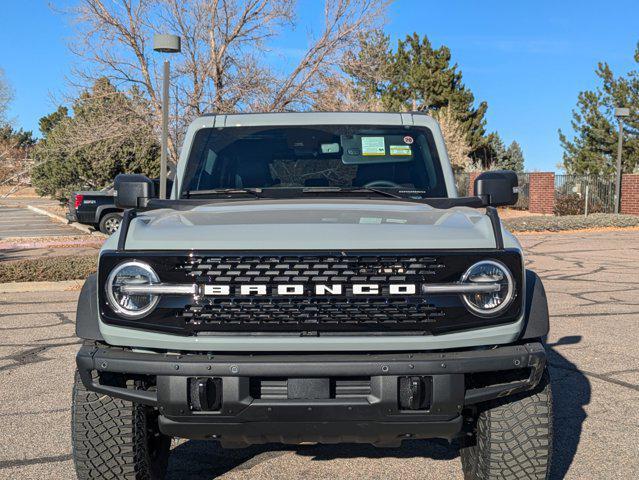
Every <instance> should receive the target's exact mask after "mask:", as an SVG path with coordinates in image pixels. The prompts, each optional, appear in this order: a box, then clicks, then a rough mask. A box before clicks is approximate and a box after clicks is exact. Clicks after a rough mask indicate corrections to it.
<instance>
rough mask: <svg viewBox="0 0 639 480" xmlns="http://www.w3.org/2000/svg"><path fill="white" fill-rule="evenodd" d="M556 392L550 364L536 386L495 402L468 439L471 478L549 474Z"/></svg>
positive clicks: (465, 452)
mask: <svg viewBox="0 0 639 480" xmlns="http://www.w3.org/2000/svg"><path fill="white" fill-rule="evenodd" d="M552 438H553V422H552V392H551V388H550V376H549V374H548V370H547V369H546V370H545V371H544V373H543V376H542V378H541V381H540V382H539V385H537V387H536V388H535V389H533V390H531V391H528V392H524V393H520V394H517V395H514V396H512V397H506V398H503V399H500V400H496V401H494V402H490V403H488V404H487V405H485V407H484V408H483V409H481V410H480V411H479V413H478V415H477V418H476V430H475V435H474V437H470V438H468V439H465V440H464V441H463V442H462V448H461V461H462V468H463V471H464V478H465V479H466V480H497V479H499V480H545V479H547V478H548V476H549V474H550V461H551V456H552V447H553V444H552Z"/></svg>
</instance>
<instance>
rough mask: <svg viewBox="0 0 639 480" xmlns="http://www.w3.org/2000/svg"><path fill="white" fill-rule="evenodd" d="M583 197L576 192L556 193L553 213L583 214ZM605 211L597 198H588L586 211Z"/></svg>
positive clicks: (560, 214)
mask: <svg viewBox="0 0 639 480" xmlns="http://www.w3.org/2000/svg"><path fill="white" fill-rule="evenodd" d="M584 203H585V199H584V197H583V196H581V195H578V194H576V193H565V194H561V195H557V197H556V198H555V207H554V209H553V213H554V214H555V215H559V216H563V215H583V214H584V213H585V210H584V208H585V205H584ZM604 211H605V208H604V205H603V203H602V202H601V200H599V199H598V198H592V197H591V198H590V202H589V207H588V213H602V212H604Z"/></svg>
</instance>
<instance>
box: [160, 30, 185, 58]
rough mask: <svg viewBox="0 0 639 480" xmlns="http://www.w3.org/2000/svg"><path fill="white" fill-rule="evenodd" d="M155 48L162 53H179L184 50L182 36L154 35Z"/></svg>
mask: <svg viewBox="0 0 639 480" xmlns="http://www.w3.org/2000/svg"><path fill="white" fill-rule="evenodd" d="M153 50H155V51H156V52H162V53H179V52H180V51H182V45H181V42H180V37H178V36H177V35H163V34H159V33H156V34H155V35H153Z"/></svg>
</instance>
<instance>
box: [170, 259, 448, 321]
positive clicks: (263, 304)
mask: <svg viewBox="0 0 639 480" xmlns="http://www.w3.org/2000/svg"><path fill="white" fill-rule="evenodd" d="M179 268H181V269H183V270H184V271H185V272H186V274H187V276H189V277H190V278H192V279H193V280H194V281H195V282H196V283H205V284H210V283H212V284H216V283H217V284H224V285H230V286H231V287H233V286H234V285H246V284H261V285H267V287H268V289H269V291H271V288H272V287H277V285H288V284H296V285H299V284H302V285H305V286H307V287H309V288H307V289H306V292H307V294H306V295H304V296H295V297H285V298H282V297H277V296H266V297H258V296H251V297H248V298H246V297H239V296H238V297H232V298H211V297H205V298H203V299H201V300H200V301H199V302H198V303H194V304H190V305H187V306H186V308H185V309H184V311H183V312H182V314H181V318H183V319H184V320H185V322H186V324H187V325H188V326H189V327H190V328H192V329H193V330H194V331H202V330H207V331H246V330H251V331H261V330H269V331H345V330H348V331H357V330H370V331H384V330H388V329H392V330H415V329H420V328H423V327H424V326H425V325H427V324H428V323H432V322H434V321H435V320H436V319H438V318H441V317H443V316H445V312H444V311H443V310H442V309H441V308H438V307H437V306H435V305H433V304H431V303H429V302H428V301H427V300H426V299H424V298H423V297H421V296H410V297H409V296H407V297H401V298H393V297H391V296H390V295H388V292H389V288H390V285H392V284H393V283H402V284H403V283H411V284H422V283H425V282H427V281H432V279H433V278H435V277H437V276H441V275H442V274H444V272H445V270H446V265H445V264H443V263H442V262H441V261H439V260H438V259H437V258H435V257H433V256H370V255H369V256H281V257H280V256H252V257H223V256H215V257H195V258H191V259H189V260H188V261H187V262H185V263H184V264H183V265H181V266H180V267H179ZM327 283H328V284H340V285H344V292H343V295H340V296H335V297H324V296H316V295H314V294H313V286H314V285H315V284H327ZM357 283H359V284H375V285H379V294H378V295H376V296H367V297H362V296H355V295H354V294H353V292H352V288H351V286H352V285H353V284H357Z"/></svg>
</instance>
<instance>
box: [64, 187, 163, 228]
mask: <svg viewBox="0 0 639 480" xmlns="http://www.w3.org/2000/svg"><path fill="white" fill-rule="evenodd" d="M153 182H154V184H155V186H156V189H155V191H156V192H157V191H159V189H160V187H159V185H160V180H159V179H157V178H156V179H153ZM171 188H173V181H172V180H167V189H168V191H169V192H170V191H171ZM68 206H69V212H68V213H67V220H69V221H70V222H78V223H82V224H84V225H91V226H92V227H94V228H95V229H96V230H100V231H101V232H102V233H105V234H107V235H111V234H112V233H114V232H115V231H116V230H117V229H118V227H119V226H120V222H121V221H122V212H123V210H122V209H121V208H118V207H116V206H115V190H114V189H113V186H109V187H105V188H103V189H102V190H91V191H82V192H73V194H72V195H71V198H70V199H69V203H68Z"/></svg>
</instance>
